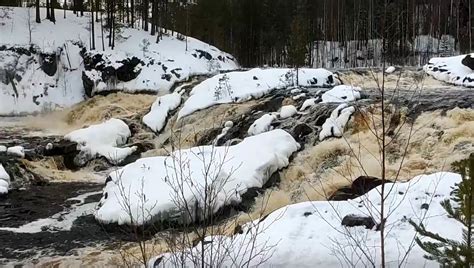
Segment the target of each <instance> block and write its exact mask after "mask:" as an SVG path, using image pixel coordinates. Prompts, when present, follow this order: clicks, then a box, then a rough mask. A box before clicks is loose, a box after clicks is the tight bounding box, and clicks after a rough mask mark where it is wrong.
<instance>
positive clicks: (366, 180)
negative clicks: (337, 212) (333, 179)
mask: <svg viewBox="0 0 474 268" xmlns="http://www.w3.org/2000/svg"><path fill="white" fill-rule="evenodd" d="M381 184H382V180H380V179H379V178H376V177H370V176H360V177H358V178H357V179H355V180H354V181H353V182H352V184H351V186H349V187H343V188H340V189H338V190H337V191H336V192H335V193H333V194H332V195H331V196H330V197H329V200H333V201H342V200H349V199H354V198H357V197H359V196H362V195H364V194H366V193H368V192H369V191H370V190H372V189H374V188H375V187H377V186H379V185H381Z"/></svg>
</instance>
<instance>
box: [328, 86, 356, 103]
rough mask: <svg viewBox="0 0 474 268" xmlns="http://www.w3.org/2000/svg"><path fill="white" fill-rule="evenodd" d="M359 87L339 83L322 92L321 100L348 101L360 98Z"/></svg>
mask: <svg viewBox="0 0 474 268" xmlns="http://www.w3.org/2000/svg"><path fill="white" fill-rule="evenodd" d="M361 90H362V89H361V88H360V87H353V86H346V85H340V86H336V87H334V88H333V89H331V90H328V91H326V92H324V94H323V95H322V102H323V103H328V102H337V103H341V102H349V101H355V100H358V99H360V91H361Z"/></svg>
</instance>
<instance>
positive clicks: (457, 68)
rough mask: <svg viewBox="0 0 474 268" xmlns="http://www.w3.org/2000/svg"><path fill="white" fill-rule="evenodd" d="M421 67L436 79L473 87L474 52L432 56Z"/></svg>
mask: <svg viewBox="0 0 474 268" xmlns="http://www.w3.org/2000/svg"><path fill="white" fill-rule="evenodd" d="M423 69H424V70H425V72H426V73H427V74H429V75H431V76H433V77H434V78H435V79H437V80H440V81H444V82H446V83H449V84H453V85H457V86H465V87H474V53H472V54H467V55H460V56H455V57H444V58H432V59H431V60H430V61H429V63H428V64H427V65H425V66H424V67H423Z"/></svg>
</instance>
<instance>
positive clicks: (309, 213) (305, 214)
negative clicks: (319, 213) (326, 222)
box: [303, 211, 313, 217]
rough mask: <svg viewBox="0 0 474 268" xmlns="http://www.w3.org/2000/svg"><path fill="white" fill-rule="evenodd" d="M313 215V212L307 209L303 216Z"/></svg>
mask: <svg viewBox="0 0 474 268" xmlns="http://www.w3.org/2000/svg"><path fill="white" fill-rule="evenodd" d="M311 215H313V212H308V211H307V212H305V213H304V214H303V216H305V217H309V216H311Z"/></svg>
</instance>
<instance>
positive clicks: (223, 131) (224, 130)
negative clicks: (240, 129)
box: [213, 121, 234, 145]
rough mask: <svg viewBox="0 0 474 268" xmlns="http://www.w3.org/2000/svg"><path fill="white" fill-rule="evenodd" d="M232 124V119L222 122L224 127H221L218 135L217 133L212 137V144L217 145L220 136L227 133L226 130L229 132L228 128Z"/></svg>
mask: <svg viewBox="0 0 474 268" xmlns="http://www.w3.org/2000/svg"><path fill="white" fill-rule="evenodd" d="M233 126H234V122H232V121H227V122H225V123H224V127H223V128H222V131H221V133H220V134H219V135H217V137H216V138H215V139H214V142H213V144H214V145H218V144H219V141H220V139H222V137H224V136H225V135H227V132H229V130H230V129H231V128H232V127H233Z"/></svg>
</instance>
